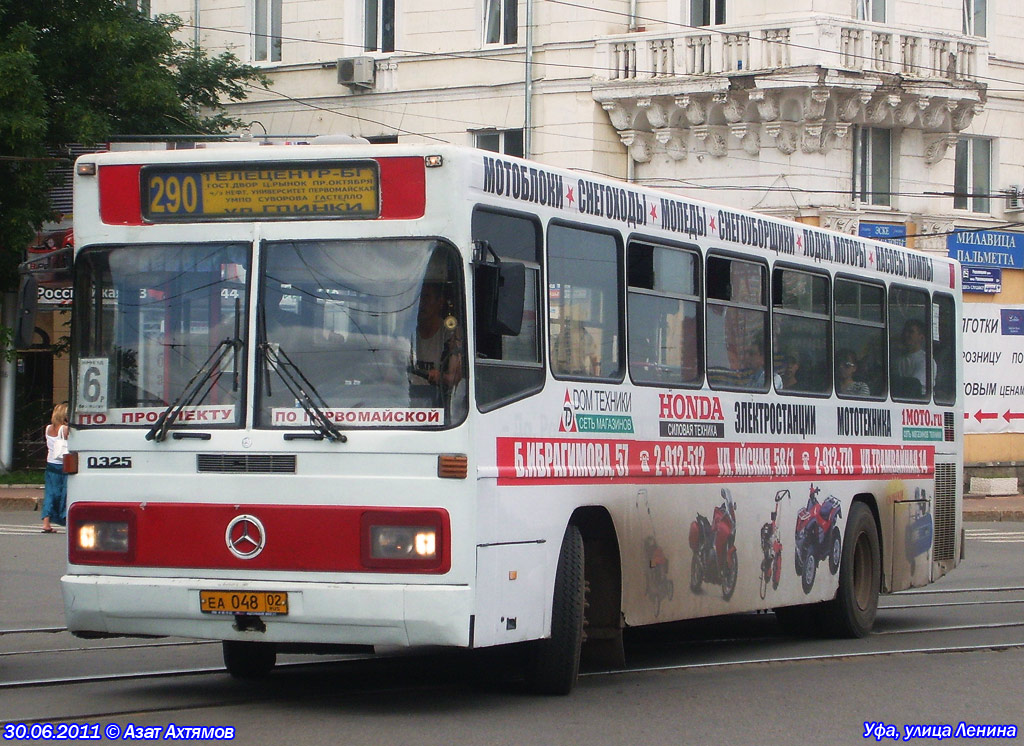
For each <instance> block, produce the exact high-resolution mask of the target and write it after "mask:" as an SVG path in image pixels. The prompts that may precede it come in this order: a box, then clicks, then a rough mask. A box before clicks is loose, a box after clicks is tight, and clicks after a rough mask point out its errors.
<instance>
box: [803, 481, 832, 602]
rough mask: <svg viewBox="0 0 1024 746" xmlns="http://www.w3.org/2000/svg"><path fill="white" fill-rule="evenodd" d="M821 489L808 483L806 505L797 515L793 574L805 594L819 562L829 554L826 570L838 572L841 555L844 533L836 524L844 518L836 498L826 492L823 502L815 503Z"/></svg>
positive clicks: (812, 582)
mask: <svg viewBox="0 0 1024 746" xmlns="http://www.w3.org/2000/svg"><path fill="white" fill-rule="evenodd" d="M819 492H821V488H819V487H815V486H814V485H813V484H812V485H811V489H810V495H809V496H808V498H807V505H806V506H805V507H803V508H801V509H800V512H799V513H798V514H797V516H796V545H795V547H794V548H795V549H796V552H795V554H794V556H795V565H796V574H797V575H799V576H800V585H801V586H802V587H803V589H804V593H810V592H811V588H813V587H814V578H815V576H816V575H817V572H818V563H819V562H821V560H823V559H825V557H828V569H829V572H831V573H832V574H833V575H835V574H836V573H837V572H839V562H840V560H841V559H842V558H843V536H842V534H841V533H840V531H839V526H838V525H836V524H837V522H838V521H839V519H840V518H842V517H843V509H842V506H841V505H840V504H839V500H838V498H836V497H834V496H832V495H829V496H828V497H827V498H825V501H824V502H818V493H819Z"/></svg>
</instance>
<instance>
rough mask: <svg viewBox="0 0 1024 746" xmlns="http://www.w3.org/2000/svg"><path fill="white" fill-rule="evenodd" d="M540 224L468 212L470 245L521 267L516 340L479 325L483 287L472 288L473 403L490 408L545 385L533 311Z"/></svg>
mask: <svg viewBox="0 0 1024 746" xmlns="http://www.w3.org/2000/svg"><path fill="white" fill-rule="evenodd" d="M540 235H541V230H540V224H539V223H538V222H537V219H536V218H535V217H533V216H528V215H513V214H509V213H505V212H501V213H499V212H492V211H490V210H486V209H483V208H477V209H476V210H475V211H474V212H473V240H474V241H486V242H487V244H488V245H489V246H490V248H491V250H493V251H494V252H495V253H496V254H497V255H498V256H499V257H500V258H501V259H503V260H509V261H516V262H521V263H522V264H524V265H525V267H526V290H525V297H524V304H523V319H522V326H521V327H520V330H519V334H518V335H516V336H512V335H507V334H499V333H496V332H494V331H492V330H489V329H488V328H487V324H484V323H481V318H482V317H483V315H484V314H489V313H490V311H491V309H489V308H484V307H483V304H484V303H485V301H484V295H485V293H483V290H482V287H483V283H481V282H477V283H476V288H475V290H476V292H477V298H476V303H475V304H474V305H475V307H476V318H477V323H476V357H475V361H474V371H475V373H476V402H477V406H478V407H479V408H480V409H482V410H486V409H492V408H494V407H497V406H500V405H501V404H505V403H509V402H512V401H516V400H518V399H520V398H522V397H523V396H526V395H528V394H530V393H533V392H536V391H540V389H541V387H543V385H544V366H543V360H542V358H541V349H542V347H541V343H540V327H539V325H538V318H539V316H538V311H537V309H538V307H539V304H540V290H541V288H540V255H541V238H540Z"/></svg>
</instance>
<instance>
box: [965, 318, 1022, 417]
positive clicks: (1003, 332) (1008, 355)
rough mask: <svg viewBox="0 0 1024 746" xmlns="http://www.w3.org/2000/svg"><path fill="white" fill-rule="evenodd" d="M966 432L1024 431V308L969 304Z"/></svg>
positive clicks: (967, 321) (966, 325)
mask: <svg viewBox="0 0 1024 746" xmlns="http://www.w3.org/2000/svg"><path fill="white" fill-rule="evenodd" d="M962 331H963V335H962V336H961V339H963V345H964V351H963V356H964V394H965V396H964V432H966V433H1024V377H1022V376H1021V371H1022V370H1024V307H1016V306H1015V307H1012V308H1007V307H1004V306H997V305H995V304H991V303H965V304H964V320H963V330H962Z"/></svg>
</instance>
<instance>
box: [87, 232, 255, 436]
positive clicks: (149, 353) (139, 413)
mask: <svg viewBox="0 0 1024 746" xmlns="http://www.w3.org/2000/svg"><path fill="white" fill-rule="evenodd" d="M249 257H250V245H249V244H243V243H237V244H183V245H143V246H104V247H94V248H89V249H86V250H84V251H83V252H82V253H81V255H80V256H79V258H78V260H77V265H76V287H75V294H74V298H75V301H74V302H75V304H76V309H75V318H76V325H75V332H74V365H75V377H74V383H75V393H74V396H73V399H72V400H73V402H74V412H75V422H76V424H78V425H82V426H89V425H116V426H138V427H152V426H153V425H154V423H156V422H157V421H158V420H159V418H160V416H161V414H163V413H165V411H167V410H168V409H169V408H170V407H171V405H174V406H175V407H177V406H179V405H182V406H181V411H179V412H178V413H177V415H176V418H175V425H174V426H175V427H180V426H202V427H211V426H216V425H237V424H238V423H239V422H241V416H242V407H241V406H240V403H241V401H242V397H243V392H244V391H245V381H244V380H243V373H244V370H245V365H244V350H245V345H244V342H245V331H246V326H247V325H246V313H245V304H246V297H247V293H246V277H247V274H248V268H249V261H250V260H249ZM189 393H191V394H192V395H191V396H187V394H189Z"/></svg>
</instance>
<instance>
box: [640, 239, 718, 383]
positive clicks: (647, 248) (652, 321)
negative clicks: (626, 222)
mask: <svg viewBox="0 0 1024 746" xmlns="http://www.w3.org/2000/svg"><path fill="white" fill-rule="evenodd" d="M626 284H627V285H628V295H627V299H626V302H627V308H626V316H627V318H628V320H629V335H628V341H627V344H628V348H629V354H628V357H629V370H630V376H631V377H632V378H633V380H634V381H635V382H636V383H640V384H644V383H646V384H655V385H670V386H672V385H682V386H697V385H700V382H701V378H702V370H701V368H702V365H701V363H702V360H701V354H700V351H701V349H702V344H701V341H702V340H701V332H702V331H703V329H702V327H703V325H702V324H701V319H700V260H699V255H698V254H697V253H696V252H694V251H686V250H683V249H675V248H667V247H661V246H653V245H650V244H647V243H640V242H634V243H631V244H630V246H629V251H628V254H627V267H626Z"/></svg>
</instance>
